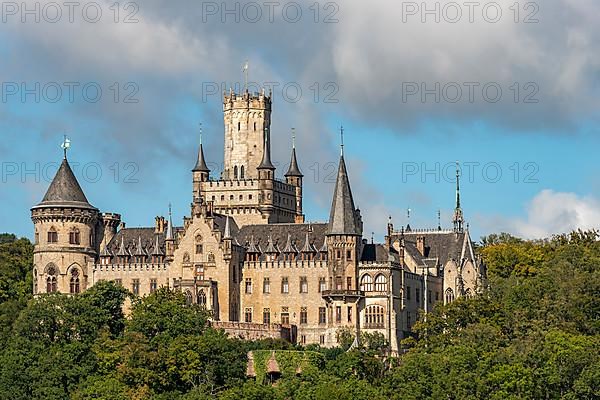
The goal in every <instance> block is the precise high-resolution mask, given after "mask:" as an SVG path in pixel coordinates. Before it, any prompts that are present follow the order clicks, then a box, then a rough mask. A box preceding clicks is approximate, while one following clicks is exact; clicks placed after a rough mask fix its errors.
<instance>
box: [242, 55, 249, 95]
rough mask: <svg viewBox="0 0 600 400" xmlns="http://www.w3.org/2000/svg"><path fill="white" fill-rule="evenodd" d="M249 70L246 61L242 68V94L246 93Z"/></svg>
mask: <svg viewBox="0 0 600 400" xmlns="http://www.w3.org/2000/svg"><path fill="white" fill-rule="evenodd" d="M249 68H250V64H249V63H248V60H246V62H245V63H244V65H243V66H242V71H243V72H244V92H246V91H248V69H249Z"/></svg>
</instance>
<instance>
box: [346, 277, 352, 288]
mask: <svg viewBox="0 0 600 400" xmlns="http://www.w3.org/2000/svg"><path fill="white" fill-rule="evenodd" d="M346 289H347V290H352V277H351V276H347V277H346Z"/></svg>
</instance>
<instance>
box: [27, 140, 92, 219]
mask: <svg viewBox="0 0 600 400" xmlns="http://www.w3.org/2000/svg"><path fill="white" fill-rule="evenodd" d="M65 143H66V144H65ZM65 143H63V146H62V147H63V149H64V151H65V158H63V160H62V163H61V164H60V167H59V168H58V171H56V175H55V176H54V179H53V180H52V183H51V184H50V186H49V187H48V190H47V191H46V194H45V195H44V198H43V199H42V201H41V202H40V203H39V204H38V205H36V206H35V207H33V208H34V209H35V208H43V207H57V208H61V207H74V208H85V209H91V210H96V208H95V207H94V206H92V205H91V204H90V203H89V202H88V200H87V198H86V197H85V194H84V193H83V190H82V189H81V186H80V185H79V182H78V181H77V178H76V177H75V174H74V173H73V170H72V169H71V166H70V165H69V162H68V161H67V158H66V149H68V148H69V146H70V145H69V144H68V143H70V142H69V141H68V139H65Z"/></svg>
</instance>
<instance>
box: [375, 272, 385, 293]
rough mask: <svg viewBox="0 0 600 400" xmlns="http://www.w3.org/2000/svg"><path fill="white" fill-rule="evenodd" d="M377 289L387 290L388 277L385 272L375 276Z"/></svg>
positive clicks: (380, 290) (379, 290) (378, 290)
mask: <svg viewBox="0 0 600 400" xmlns="http://www.w3.org/2000/svg"><path fill="white" fill-rule="evenodd" d="M375 291H376V292H385V291H387V278H386V277H385V275H383V274H379V275H377V276H376V277H375Z"/></svg>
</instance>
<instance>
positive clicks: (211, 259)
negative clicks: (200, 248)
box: [207, 253, 215, 264]
mask: <svg viewBox="0 0 600 400" xmlns="http://www.w3.org/2000/svg"><path fill="white" fill-rule="evenodd" d="M207 260H208V263H209V264H214V263H215V255H214V254H213V253H208V257H207Z"/></svg>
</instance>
